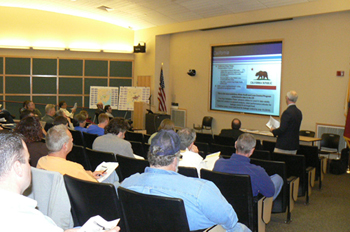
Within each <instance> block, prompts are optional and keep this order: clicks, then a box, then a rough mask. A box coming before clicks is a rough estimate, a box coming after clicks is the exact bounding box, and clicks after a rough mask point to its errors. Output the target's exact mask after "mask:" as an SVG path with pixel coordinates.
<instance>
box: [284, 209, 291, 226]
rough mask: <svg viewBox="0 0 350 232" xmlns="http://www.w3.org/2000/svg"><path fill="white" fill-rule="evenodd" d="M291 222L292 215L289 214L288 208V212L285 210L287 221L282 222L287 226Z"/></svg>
mask: <svg viewBox="0 0 350 232" xmlns="http://www.w3.org/2000/svg"><path fill="white" fill-rule="evenodd" d="M291 222H292V213H291V212H290V209H289V207H288V210H287V220H286V221H285V222H284V223H286V224H289V223H291Z"/></svg>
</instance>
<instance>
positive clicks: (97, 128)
mask: <svg viewBox="0 0 350 232" xmlns="http://www.w3.org/2000/svg"><path fill="white" fill-rule="evenodd" d="M108 123H109V117H108V115H107V114H105V113H102V114H100V115H99V116H98V125H90V126H89V128H88V129H87V133H89V134H97V135H99V136H101V135H104V134H105V127H106V126H107V124H108Z"/></svg>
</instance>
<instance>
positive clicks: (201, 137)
mask: <svg viewBox="0 0 350 232" xmlns="http://www.w3.org/2000/svg"><path fill="white" fill-rule="evenodd" d="M196 142H201V143H208V144H209V145H210V144H212V143H213V142H214V138H213V135H212V134H206V133H199V132H197V133H196Z"/></svg>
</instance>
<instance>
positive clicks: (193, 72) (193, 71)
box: [187, 69, 196, 77]
mask: <svg viewBox="0 0 350 232" xmlns="http://www.w3.org/2000/svg"><path fill="white" fill-rule="evenodd" d="M187 74H188V75H190V76H191V77H194V76H195V75H196V70H195V69H190V70H188V73H187Z"/></svg>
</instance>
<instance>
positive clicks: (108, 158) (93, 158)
mask: <svg viewBox="0 0 350 232" xmlns="http://www.w3.org/2000/svg"><path fill="white" fill-rule="evenodd" d="M85 152H86V156H87V157H88V159H89V161H90V165H91V171H95V169H96V167H97V166H98V165H100V164H101V163H102V162H103V161H104V162H117V160H116V158H115V155H114V153H113V152H104V151H97V150H93V149H90V148H85ZM119 165H120V164H119ZM116 172H117V175H118V177H119V182H121V180H122V179H123V176H122V173H121V170H120V167H118V168H117V169H116Z"/></svg>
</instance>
